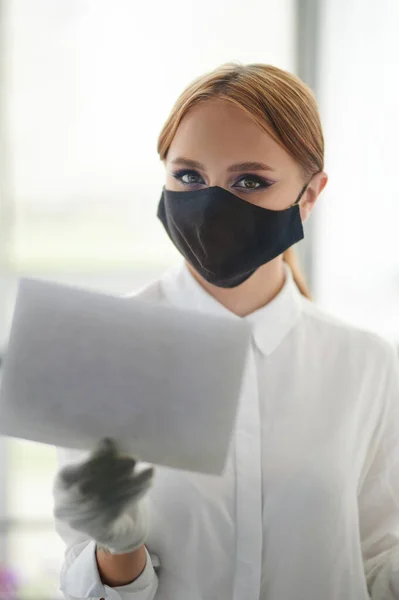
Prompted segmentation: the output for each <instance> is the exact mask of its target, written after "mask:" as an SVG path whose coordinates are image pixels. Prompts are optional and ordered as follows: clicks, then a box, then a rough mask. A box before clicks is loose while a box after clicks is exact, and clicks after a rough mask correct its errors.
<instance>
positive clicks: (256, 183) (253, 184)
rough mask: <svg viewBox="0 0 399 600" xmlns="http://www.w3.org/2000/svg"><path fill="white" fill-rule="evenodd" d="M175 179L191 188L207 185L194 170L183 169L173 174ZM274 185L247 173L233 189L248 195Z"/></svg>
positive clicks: (238, 180)
mask: <svg viewBox="0 0 399 600" xmlns="http://www.w3.org/2000/svg"><path fill="white" fill-rule="evenodd" d="M173 177H174V178H175V179H176V180H177V181H179V182H180V183H182V184H183V185H185V186H187V187H191V188H192V187H193V186H195V187H198V186H200V185H206V183H205V181H204V179H203V178H202V177H201V175H200V174H199V173H198V172H197V171H194V170H192V169H181V170H179V171H175V172H174V173H173ZM245 182H247V183H249V185H246V184H245ZM274 183H275V182H274V181H268V180H267V179H264V178H263V177H260V176H259V175H251V174H250V173H246V174H244V175H241V176H240V177H239V179H237V181H236V182H235V183H234V185H233V186H232V187H233V188H235V189H239V190H240V192H244V193H247V192H255V191H258V190H265V189H267V188H269V187H271V186H272V185H273V184H274ZM241 184H244V185H241Z"/></svg>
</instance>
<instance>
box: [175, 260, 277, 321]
mask: <svg viewBox="0 0 399 600" xmlns="http://www.w3.org/2000/svg"><path fill="white" fill-rule="evenodd" d="M187 266H188V268H189V270H190V273H191V274H192V275H193V277H194V278H195V279H196V280H197V281H198V283H199V284H200V285H201V286H202V287H203V288H204V289H205V290H206V291H207V292H208V294H210V295H211V296H213V297H214V298H215V299H216V300H217V301H218V302H219V303H220V304H222V305H223V306H224V307H225V308H227V309H228V310H229V311H230V312H232V313H234V314H236V315H238V316H239V317H246V316H247V315H250V314H251V313H253V312H255V311H256V310H258V309H259V308H262V306H265V305H266V304H268V303H269V302H271V300H273V298H275V297H276V296H277V294H278V293H279V292H280V290H281V289H282V287H283V285H284V282H285V275H284V269H283V260H282V257H281V256H279V257H277V258H276V259H274V260H272V261H270V262H269V263H267V264H266V265H263V266H262V267H259V269H258V270H257V271H256V272H255V273H254V274H253V275H252V277H250V278H249V279H247V280H246V281H244V283H242V284H241V285H239V286H237V287H235V288H220V287H217V286H216V285H213V284H212V283H208V282H207V281H206V280H205V279H204V278H203V277H201V275H199V274H198V273H197V272H196V271H195V270H194V268H193V267H192V266H191V265H190V264H189V263H187Z"/></svg>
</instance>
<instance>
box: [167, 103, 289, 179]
mask: <svg viewBox="0 0 399 600" xmlns="http://www.w3.org/2000/svg"><path fill="white" fill-rule="evenodd" d="M182 156H183V157H185V158H190V159H193V160H197V161H199V162H202V163H204V164H207V163H208V164H209V163H210V162H212V161H214V160H217V161H218V162H221V161H225V162H226V164H227V163H234V162H243V161H253V162H267V161H269V162H271V161H274V162H275V163H278V164H276V167H278V166H281V167H292V166H293V165H295V161H294V160H293V158H292V157H291V156H290V155H289V154H288V152H287V151H286V150H285V149H284V148H282V146H280V144H278V143H277V142H276V141H275V140H274V139H273V138H272V137H271V135H270V134H268V133H267V132H266V131H264V130H263V129H261V128H260V127H259V126H258V125H257V124H256V123H255V122H254V121H253V120H252V119H251V117H250V116H249V115H248V114H247V113H246V112H245V111H244V110H242V109H241V108H239V107H238V106H235V105H233V104H231V103H230V102H228V101H226V100H217V99H216V100H207V101H205V102H202V103H200V104H198V105H197V106H195V107H194V108H192V109H191V110H190V111H189V112H188V114H187V115H186V116H185V117H184V118H183V119H182V121H181V123H180V125H179V127H178V129H177V132H176V135H175V137H174V139H173V141H172V144H171V146H170V149H169V152H168V161H169V160H170V161H171V160H174V159H176V158H177V157H182Z"/></svg>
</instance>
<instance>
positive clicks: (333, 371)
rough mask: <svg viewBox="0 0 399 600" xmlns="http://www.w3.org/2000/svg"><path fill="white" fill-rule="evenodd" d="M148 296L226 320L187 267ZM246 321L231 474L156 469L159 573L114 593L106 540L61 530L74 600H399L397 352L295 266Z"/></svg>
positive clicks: (154, 549) (151, 545)
mask: <svg viewBox="0 0 399 600" xmlns="http://www.w3.org/2000/svg"><path fill="white" fill-rule="evenodd" d="M140 297H141V298H143V299H146V300H148V301H152V302H157V303H169V304H172V305H174V306H178V307H181V308H182V309H190V310H194V311H200V312H209V313H212V314H226V311H227V309H225V308H224V307H223V306H221V305H220V304H219V303H218V302H217V301H216V300H215V299H214V298H212V297H211V296H210V295H208V294H207V293H206V292H205V291H204V290H203V289H202V287H201V286H200V285H199V284H198V283H197V282H196V281H195V280H194V278H193V277H192V276H191V275H190V273H189V271H188V269H187V268H186V267H182V268H181V269H179V270H176V271H173V272H172V273H169V274H167V275H166V276H165V277H164V278H163V279H162V280H160V281H159V282H156V283H155V284H153V285H151V286H150V287H149V288H147V289H146V290H144V292H141V293H140ZM126 301H129V300H128V299H127V300H126ZM247 319H248V321H249V322H250V323H251V326H252V329H253V343H252V350H251V356H250V359H249V363H248V370H247V373H246V376H245V382H244V387H243V393H242V398H241V403H240V409H239V415H238V420H237V427H236V431H235V433H234V439H233V443H232V445H231V452H230V456H229V460H228V464H227V467H226V470H225V473H224V475H223V476H222V477H213V476H206V475H198V474H194V473H187V472H182V471H175V470H171V469H167V468H158V469H157V476H156V481H155V485H154V488H153V490H152V491H151V493H150V495H149V508H150V528H151V530H150V534H149V537H148V540H147V544H146V546H147V550H148V552H149V554H148V556H147V566H146V568H145V571H144V572H143V574H142V575H141V576H140V577H139V578H138V579H137V580H136V581H135V582H133V583H132V584H130V585H127V586H124V587H121V588H109V587H107V586H104V585H103V584H102V583H101V581H100V578H99V575H98V570H97V566H96V561H95V545H94V542H92V541H90V540H87V539H85V538H84V536H80V535H79V534H77V533H73V532H72V531H71V530H70V531H69V532H67V531H66V530H65V528H63V527H62V525H60V524H58V525H59V531H60V533H61V535H62V536H63V537H64V539H65V541H66V543H67V544H68V550H67V554H66V560H65V564H64V568H63V571H62V575H61V589H62V590H63V592H64V594H65V596H66V598H68V599H72V598H78V599H83V598H101V597H104V598H105V597H108V598H111V599H115V600H117V599H118V600H119V599H123V600H153V599H154V598H155V599H156V600H365V599H368V598H372V599H373V600H398V599H399V368H398V367H399V361H398V359H397V356H396V354H395V351H394V350H393V348H392V347H391V346H390V345H389V344H387V343H386V342H384V341H382V340H380V339H379V338H378V337H377V336H375V335H372V334H369V333H365V332H362V331H359V330H357V329H354V328H352V327H350V326H348V325H346V324H343V323H341V322H338V321H336V320H334V319H332V318H330V317H328V316H326V315H325V314H324V313H322V312H321V311H320V310H319V309H318V308H317V307H316V306H315V305H314V304H312V303H311V302H309V301H308V300H306V299H305V298H303V297H302V296H301V295H300V293H299V291H298V290H297V288H296V286H295V284H294V282H293V279H292V275H291V273H290V271H289V270H288V268H287V269H286V283H285V285H284V288H283V289H282V291H281V292H280V294H279V295H278V296H277V297H276V298H275V299H274V300H273V301H272V302H270V303H269V304H268V305H267V306H265V307H263V308H262V309H260V310H258V311H256V312H255V313H254V314H252V315H250V316H249V317H247ZM193 343H195V341H194V340H193ZM216 367H217V366H216ZM61 454H62V453H61ZM75 459H76V453H73V452H67V453H66V454H65V453H64V455H63V457H62V458H61V464H65V463H66V462H72V461H73V460H75ZM150 555H151V558H150ZM154 566H155V569H154Z"/></svg>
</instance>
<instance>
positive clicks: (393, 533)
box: [359, 348, 399, 600]
mask: <svg viewBox="0 0 399 600" xmlns="http://www.w3.org/2000/svg"><path fill="white" fill-rule="evenodd" d="M386 365H387V369H385V375H384V373H383V372H382V373H381V378H384V379H385V382H384V385H383V390H384V392H383V397H381V398H380V402H381V411H380V418H379V423H378V424H377V426H376V428H375V432H374V436H373V441H372V448H370V453H371V458H369V468H368V471H367V473H366V477H365V479H364V482H363V485H362V487H361V489H360V493H359V525H360V536H361V543H362V553H363V560H364V568H365V575H366V580H367V586H368V591H369V594H370V597H371V599H372V600H399V357H398V355H397V353H396V352H395V351H393V350H392V349H391V348H390V349H389V353H388V357H387V359H386Z"/></svg>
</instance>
